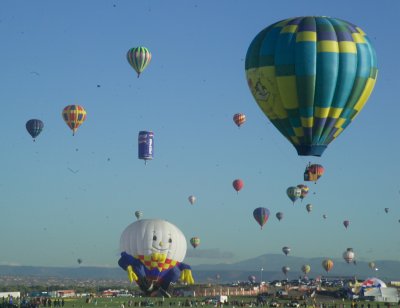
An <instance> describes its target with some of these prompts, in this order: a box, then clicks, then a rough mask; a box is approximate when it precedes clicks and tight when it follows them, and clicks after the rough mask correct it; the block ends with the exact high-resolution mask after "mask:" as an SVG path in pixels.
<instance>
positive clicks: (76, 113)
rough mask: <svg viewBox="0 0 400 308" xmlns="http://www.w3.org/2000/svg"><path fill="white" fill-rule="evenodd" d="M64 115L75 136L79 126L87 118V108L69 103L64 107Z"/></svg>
mask: <svg viewBox="0 0 400 308" xmlns="http://www.w3.org/2000/svg"><path fill="white" fill-rule="evenodd" d="M62 117H63V119H64V121H65V123H67V125H68V126H69V128H70V129H71V130H72V135H73V136H74V135H75V132H76V130H77V129H78V127H79V126H81V125H82V123H83V122H84V121H85V120H86V110H85V109H84V108H83V107H82V106H79V105H68V106H67V107H65V108H64V110H63V112H62Z"/></svg>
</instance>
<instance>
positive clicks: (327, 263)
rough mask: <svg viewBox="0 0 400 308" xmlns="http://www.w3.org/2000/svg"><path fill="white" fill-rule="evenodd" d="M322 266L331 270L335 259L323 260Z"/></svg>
mask: <svg viewBox="0 0 400 308" xmlns="http://www.w3.org/2000/svg"><path fill="white" fill-rule="evenodd" d="M322 267H323V268H324V269H325V271H326V272H329V271H330V270H331V269H332V268H333V261H332V260H331V259H325V260H324V261H322Z"/></svg>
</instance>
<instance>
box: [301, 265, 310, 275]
mask: <svg viewBox="0 0 400 308" xmlns="http://www.w3.org/2000/svg"><path fill="white" fill-rule="evenodd" d="M301 271H302V272H303V273H304V275H307V274H308V273H309V272H310V271H311V266H310V265H308V264H304V265H303V266H302V267H301Z"/></svg>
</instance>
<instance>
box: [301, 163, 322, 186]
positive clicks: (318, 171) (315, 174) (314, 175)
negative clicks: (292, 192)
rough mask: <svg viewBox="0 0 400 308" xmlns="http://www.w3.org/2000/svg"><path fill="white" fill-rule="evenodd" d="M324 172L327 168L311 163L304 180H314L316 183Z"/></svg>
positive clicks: (305, 172)
mask: <svg viewBox="0 0 400 308" xmlns="http://www.w3.org/2000/svg"><path fill="white" fill-rule="evenodd" d="M324 172H325V169H324V167H323V166H321V165H318V164H311V163H309V164H308V166H307V167H306V170H305V171H304V181H312V182H315V183H316V182H317V180H318V179H319V178H320V177H321V176H322V175H323V174H324Z"/></svg>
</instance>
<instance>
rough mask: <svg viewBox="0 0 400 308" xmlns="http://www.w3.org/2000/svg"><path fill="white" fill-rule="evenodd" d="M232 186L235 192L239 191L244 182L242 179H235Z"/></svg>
mask: <svg viewBox="0 0 400 308" xmlns="http://www.w3.org/2000/svg"><path fill="white" fill-rule="evenodd" d="M232 186H233V188H234V189H235V190H236V191H237V192H239V191H240V190H241V189H242V188H243V186H244V183H243V181H242V180H240V179H236V180H234V181H233V183H232Z"/></svg>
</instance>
